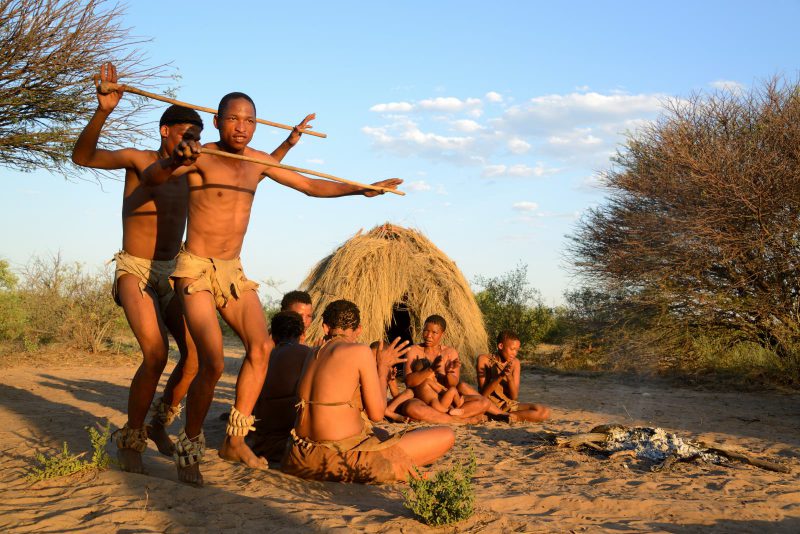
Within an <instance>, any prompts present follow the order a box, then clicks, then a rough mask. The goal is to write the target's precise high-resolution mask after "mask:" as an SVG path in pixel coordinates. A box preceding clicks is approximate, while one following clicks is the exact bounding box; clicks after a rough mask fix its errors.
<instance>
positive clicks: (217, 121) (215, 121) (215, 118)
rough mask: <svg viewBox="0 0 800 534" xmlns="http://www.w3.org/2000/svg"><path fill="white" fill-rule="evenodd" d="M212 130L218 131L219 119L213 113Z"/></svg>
mask: <svg viewBox="0 0 800 534" xmlns="http://www.w3.org/2000/svg"><path fill="white" fill-rule="evenodd" d="M214 128H216V129H217V130H219V119H218V118H217V114H216V113H214Z"/></svg>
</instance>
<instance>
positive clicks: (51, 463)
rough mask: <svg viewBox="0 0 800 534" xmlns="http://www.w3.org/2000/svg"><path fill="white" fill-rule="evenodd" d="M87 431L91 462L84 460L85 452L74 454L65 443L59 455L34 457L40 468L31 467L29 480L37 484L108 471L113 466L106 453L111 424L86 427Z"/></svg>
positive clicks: (39, 454)
mask: <svg viewBox="0 0 800 534" xmlns="http://www.w3.org/2000/svg"><path fill="white" fill-rule="evenodd" d="M98 428H99V431H98ZM86 431H87V432H88V433H89V440H90V442H91V444H92V459H91V460H90V461H86V460H84V459H83V456H85V455H86V453H85V452H82V453H80V454H72V453H71V452H70V451H69V447H68V446H67V442H66V441H65V442H64V447H63V448H62V449H61V451H60V452H59V453H58V454H53V455H47V454H42V453H37V454H36V455H35V456H34V458H35V460H36V463H37V464H38V466H34V467H31V469H30V470H29V471H28V475H27V478H28V480H30V481H31V482H37V481H40V480H45V479H48V478H60V477H65V476H69V475H74V474H75V473H79V472H82V471H87V470H93V471H104V470H106V469H108V466H109V465H110V464H111V458H110V457H109V455H108V452H107V451H106V443H108V440H109V438H110V437H111V425H110V423H107V424H106V425H105V426H100V425H97V428H94V427H86Z"/></svg>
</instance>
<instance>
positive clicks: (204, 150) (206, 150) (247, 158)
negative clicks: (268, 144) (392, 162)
mask: <svg viewBox="0 0 800 534" xmlns="http://www.w3.org/2000/svg"><path fill="white" fill-rule="evenodd" d="M200 153H201V154H212V155H214V156H220V157H223V158H231V159H238V160H241V161H249V162H250V163H258V164H260V165H266V166H267V167H278V168H279V169H287V170H290V171H294V172H301V173H303V174H311V175H314V176H319V177H320V178H327V179H328V180H333V181H335V182H341V183H343V184H350V185H355V186H358V187H362V188H364V189H372V190H373V191H380V192H382V193H394V194H395V195H400V196H405V193H404V192H402V191H398V190H397V189H391V188H389V187H380V186H377V185H367V184H362V183H359V182H353V181H351V180H346V179H344V178H339V177H338V176H333V175H332V174H326V173H324V172H318V171H312V170H310V169H303V168H300V167H293V166H291V165H283V164H281V163H272V162H271V161H267V160H264V159H258V158H251V157H250V156H240V155H239V154H231V153H229V152H223V151H222V150H214V149H213V148H201V149H200Z"/></svg>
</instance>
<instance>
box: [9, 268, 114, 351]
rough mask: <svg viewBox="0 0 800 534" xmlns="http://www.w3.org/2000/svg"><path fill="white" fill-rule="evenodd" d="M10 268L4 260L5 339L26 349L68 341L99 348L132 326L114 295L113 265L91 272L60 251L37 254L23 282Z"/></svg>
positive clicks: (79, 345)
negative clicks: (67, 259) (10, 273)
mask: <svg viewBox="0 0 800 534" xmlns="http://www.w3.org/2000/svg"><path fill="white" fill-rule="evenodd" d="M4 268H5V267H4V265H3V263H2V262H0V283H2V288H0V341H6V342H12V343H16V344H18V345H20V346H21V347H22V348H23V349H24V350H26V351H34V350H36V349H38V348H39V347H40V346H41V345H46V344H50V343H54V342H63V343H65V344H67V345H69V346H72V347H74V348H77V349H80V350H87V351H90V352H95V353H96V352H100V351H102V350H103V349H105V348H106V346H107V344H108V343H109V342H110V340H111V338H112V336H113V335H114V334H115V333H117V332H121V331H122V332H127V331H128V330H127V326H125V320H124V314H123V313H122V310H121V309H120V308H119V307H118V306H117V305H116V304H115V303H114V301H113V299H112V298H111V283H112V280H111V275H110V273H108V272H107V271H104V272H100V273H90V272H87V270H86V269H85V267H84V266H83V265H81V264H80V263H73V264H67V263H65V262H63V261H62V259H61V257H60V255H56V256H53V257H51V258H48V259H42V258H38V257H34V258H32V259H31V260H30V261H29V262H28V264H27V265H26V266H25V268H24V269H23V272H22V273H21V277H20V279H21V281H19V282H17V280H16V277H14V278H13V279H12V278H11V277H9V276H7V275H8V273H6V274H3V269H4ZM9 280H10V281H11V282H13V283H8V281H9ZM3 281H5V282H3Z"/></svg>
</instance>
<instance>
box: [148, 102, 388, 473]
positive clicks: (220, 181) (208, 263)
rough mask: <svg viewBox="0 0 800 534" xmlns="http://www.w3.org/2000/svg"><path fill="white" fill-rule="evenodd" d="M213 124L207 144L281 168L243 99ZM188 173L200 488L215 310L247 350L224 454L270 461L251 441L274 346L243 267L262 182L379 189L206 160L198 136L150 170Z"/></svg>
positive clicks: (228, 105) (191, 419) (185, 443)
mask: <svg viewBox="0 0 800 534" xmlns="http://www.w3.org/2000/svg"><path fill="white" fill-rule="evenodd" d="M214 126H215V127H216V128H217V129H218V130H219V136H220V140H219V141H218V142H216V143H209V144H207V145H205V146H204V147H203V148H206V147H208V148H211V149H214V150H217V151H220V152H223V153H225V155H232V156H244V157H249V158H254V159H255V158H257V159H258V160H259V161H266V162H270V163H271V162H275V159H274V158H272V157H271V156H270V155H269V154H266V153H264V152H260V151H257V150H254V149H252V148H249V147H248V146H247V145H248V144H249V143H250V140H251V139H252V137H253V134H254V132H255V128H256V108H255V104H254V103H253V101H252V99H251V98H250V97H249V96H247V95H245V94H244V93H230V94H228V95H226V96H224V97H223V98H222V100H221V101H220V103H219V107H218V110H217V115H215V117H214ZM183 175H186V176H187V179H188V184H189V222H188V228H187V236H186V244H185V247H184V249H182V250H181V252H180V254H179V255H178V266H177V268H176V271H175V273H174V274H173V279H174V280H175V287H176V290H177V293H178V294H179V295H180V298H181V301H182V303H183V308H184V313H185V315H186V321H187V324H188V326H189V331H190V332H191V333H192V336H193V337H194V339H195V342H196V344H197V350H198V355H199V367H200V369H199V372H198V376H197V379H196V380H195V381H194V382H193V383H192V386H191V388H190V390H189V395H188V399H187V409H186V412H187V414H186V428H185V431H184V432H182V433H181V435H180V438H179V441H178V443H177V445H176V448H177V450H176V461H177V463H178V478H179V479H180V480H182V481H184V482H189V483H193V484H202V481H203V479H202V476H201V474H200V469H199V466H198V462H199V461H200V459H201V458H202V455H203V452H204V449H205V444H204V441H205V440H204V437H203V433H202V429H203V421H204V420H205V417H206V415H207V413H208V409H209V407H210V405H211V402H212V400H213V397H214V388H215V386H216V384H217V381H218V380H219V378H220V376H221V375H222V371H223V364H224V356H223V350H222V332H221V330H220V328H219V324H218V323H217V319H216V310H219V313H220V315H221V316H222V318H223V319H224V320H225V321H226V322H227V323H228V324H229V325H230V326H231V328H232V329H233V330H234V332H236V334H237V335H238V336H239V337H240V338H241V340H242V342H243V343H244V346H245V351H246V352H245V359H244V362H243V363H242V367H241V370H240V371H239V377H238V379H237V382H236V400H235V402H234V406H233V408H232V409H231V415H230V417H229V419H228V425H227V428H226V438H225V441H224V443H223V444H222V447H221V448H220V450H219V454H220V456H221V457H222V458H225V459H227V460H231V461H241V462H243V463H245V464H246V465H248V466H250V467H254V468H261V469H264V468H266V467H267V462H266V460H265V459H264V458H260V457H258V456H256V455H255V454H254V453H253V451H252V450H250V448H249V447H248V446H247V444H246V443H245V441H244V437H245V435H247V433H248V432H249V431H250V430H252V428H253V420H254V418H253V416H252V415H251V413H252V410H253V406H254V405H255V402H256V399H257V398H258V395H259V392H260V391H261V387H262V385H263V383H264V377H265V375H266V372H267V363H268V358H269V353H270V351H271V350H272V341H271V339H270V337H269V334H268V333H267V325H266V320H265V317H264V313H263V310H262V308H261V303H260V302H259V300H258V295H257V294H256V292H255V291H254V290H255V289H256V287H257V284H255V283H254V282H251V281H250V280H248V279H247V278H246V277H245V276H244V272H243V270H242V267H241V263H240V261H239V254H240V252H241V248H242V241H243V240H244V235H245V232H246V230H247V225H248V223H249V221H250V211H251V208H252V204H253V198H254V196H255V191H256V187H257V186H258V184H259V182H260V181H261V180H262V179H263V178H264V177H267V176H268V177H270V178H271V179H273V180H275V181H276V182H278V183H280V184H282V185H286V186H288V187H291V188H293V189H296V190H298V191H301V192H303V193H305V194H306V195H309V196H315V197H338V196H344V195H356V194H361V195H364V196H368V197H371V196H375V195H377V194H379V191H375V190H374V189H367V188H364V187H359V186H354V185H346V184H339V183H333V182H329V181H325V180H315V179H311V178H307V177H305V176H302V175H300V174H297V173H295V172H292V171H289V170H287V169H284V168H280V167H274V166H268V165H265V164H263V163H254V162H252V161H241V160H234V159H230V158H228V157H224V156H223V155H221V154H220V155H212V154H203V155H202V156H201V146H200V144H199V143H198V142H196V141H194V140H188V141H185V142H182V143H180V144H179V145H178V146H177V147H176V149H175V150H174V151H173V153H172V155H171V157H167V158H163V159H161V160H159V161H158V162H156V163H154V164H153V165H151V166H150V167H149V168H148V169H147V170H146V172H145V178H146V180H147V181H148V182H149V183H163V182H165V181H167V180H169V179H170V178H175V177H177V176H183ZM400 183H402V180H398V179H390V180H384V181H382V182H378V183H376V184H373V185H374V186H378V187H382V188H384V189H394V188H396V187H397V186H398V185H399V184H400Z"/></svg>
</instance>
